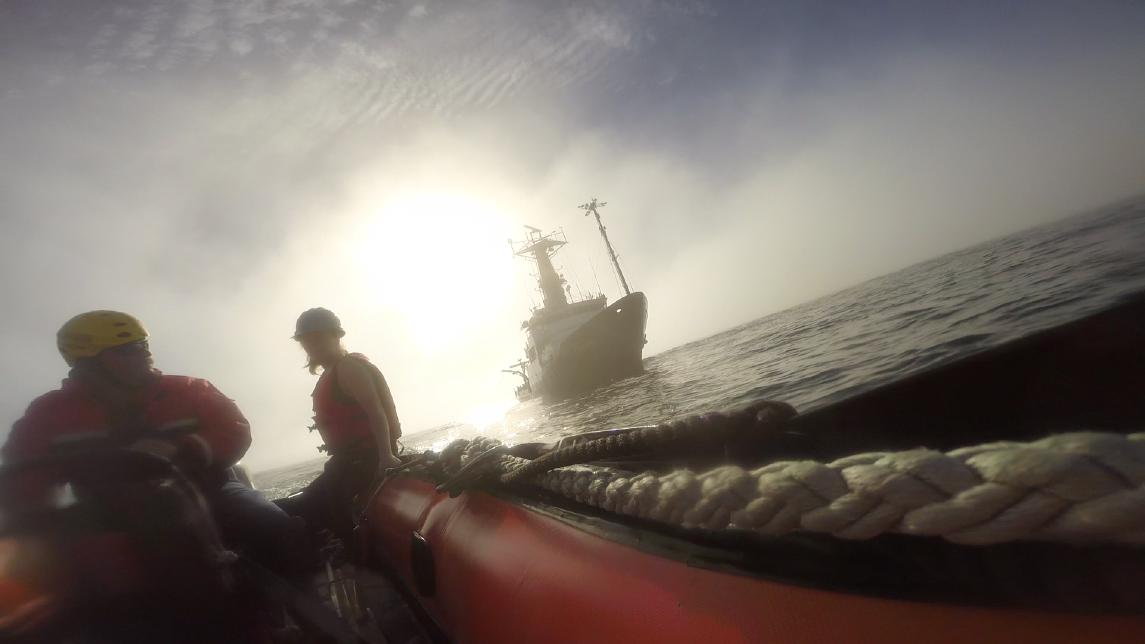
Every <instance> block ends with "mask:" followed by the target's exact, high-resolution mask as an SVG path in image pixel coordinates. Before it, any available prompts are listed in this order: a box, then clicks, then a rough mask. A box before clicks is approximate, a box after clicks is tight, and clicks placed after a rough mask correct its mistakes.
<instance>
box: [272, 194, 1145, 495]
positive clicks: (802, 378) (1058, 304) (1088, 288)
mask: <svg viewBox="0 0 1145 644" xmlns="http://www.w3.org/2000/svg"><path fill="white" fill-rule="evenodd" d="M1142 292H1145V196H1142V197H1140V198H1137V199H1132V200H1128V201H1125V202H1121V203H1120V204H1117V205H1115V206H1111V207H1107V208H1104V209H1101V210H1098V211H1094V212H1090V213H1086V214H1083V215H1079V216H1076V217H1072V218H1069V219H1065V220H1061V221H1058V222H1054V223H1052V224H1048V225H1043V226H1040V227H1038V228H1034V229H1031V230H1027V231H1024V232H1021V233H1017V234H1014V235H1010V236H1008V237H1003V238H1000V239H995V240H992V241H989V242H986V243H983V244H979V245H977V246H973V247H971V248H967V249H964V250H961V251H958V252H955V253H951V254H949V255H945V256H942V257H939V258H936V259H933V260H930V261H927V262H923V263H920V264H916V265H914V266H910V267H908V268H905V269H903V270H901V271H898V272H895V273H891V274H889V275H885V276H883V277H879V278H876V279H873V280H870V281H868V282H865V283H863V284H859V285H858V286H854V287H851V288H848V289H845V290H843V291H839V292H838V293H834V294H832V295H828V296H826V297H822V298H819V299H816V300H813V301H810V302H807V303H805V304H801V305H799V306H796V307H794V308H791V309H788V310H786V311H782V312H779V313H775V314H773V315H768V316H766V317H763V318H760V319H758V320H753V321H751V322H748V323H747V324H744V325H742V326H739V327H736V328H734V329H730V330H728V331H724V332H723V333H719V334H717V335H713V336H711V337H709V338H704V339H703V340H697V341H696V342H692V343H690V344H686V345H683V346H680V347H676V348H674V349H670V350H668V351H665V352H663V353H660V354H657V355H654V356H651V357H648V358H646V359H645V360H644V368H645V373H644V375H642V376H639V377H636V378H629V379H627V380H623V381H620V382H617V383H614V384H612V385H610V386H608V387H604V388H601V389H598V390H596V391H594V392H592V393H590V394H588V395H585V396H582V397H580V398H576V399H572V400H568V401H564V402H560V403H556V404H545V403H542V402H541V401H536V400H534V401H528V402H525V403H522V404H519V405H517V406H515V407H513V408H511V409H509V410H508V411H506V412H505V414H504V415H503V416H502V417H500V418H492V419H489V422H487V423H482V424H481V425H473V424H464V423H454V424H449V425H445V426H442V427H437V428H434V429H431V430H428V431H424V432H420V433H416V434H413V435H411V436H409V437H408V438H407V439H405V440H404V441H403V442H404V445H405V448H406V449H407V450H412V451H415V452H420V451H423V450H426V449H433V450H440V449H441V448H442V447H444V446H445V445H446V444H448V443H449V442H450V441H452V440H454V439H456V438H471V437H473V436H478V435H484V436H494V437H496V438H499V439H501V440H503V441H505V442H508V443H514V444H515V443H524V442H538V441H539V442H549V441H552V440H554V439H556V438H558V437H561V436H566V435H569V434H575V433H579V432H584V431H590V430H596V429H607V428H613V427H624V426H631V425H649V424H656V423H659V422H663V421H665V420H670V419H672V418H675V417H679V416H685V415H690V414H695V413H701V412H707V411H717V410H726V409H732V408H736V407H741V406H744V405H747V404H748V403H750V402H752V401H755V400H759V399H764V398H766V399H772V400H782V401H786V402H789V403H791V404H793V405H795V407H796V408H797V409H799V410H801V411H807V410H810V409H812V408H814V407H817V406H820V405H823V404H826V403H830V402H833V401H836V400H839V399H841V398H846V397H848V396H851V395H854V394H856V393H858V392H861V391H865V390H867V389H870V388H872V387H876V386H878V385H880V384H884V383H887V382H889V381H892V380H896V379H899V378H902V377H904V376H907V375H910V374H913V373H915V372H918V371H920V370H923V369H927V368H928V367H932V366H935V365H937V364H940V363H945V362H949V361H951V360H953V359H956V358H958V357H961V356H965V355H968V354H971V353H974V352H978V351H982V350H984V349H988V348H991V347H994V346H997V345H999V344H1003V343H1005V342H1009V341H1011V340H1014V339H1016V338H1019V337H1022V336H1025V335H1029V334H1030V333H1032V332H1034V331H1038V330H1041V329H1045V328H1048V327H1052V326H1056V325H1059V324H1062V323H1065V322H1068V321H1071V320H1074V319H1077V318H1079V317H1082V316H1085V315H1087V314H1089V313H1093V312H1096V311H1099V310H1102V309H1105V308H1108V307H1110V306H1111V305H1113V304H1115V303H1117V302H1119V301H1121V300H1123V299H1126V298H1127V297H1129V296H1132V295H1134V294H1137V293H1142ZM655 314H656V308H655V303H654V302H652V303H650V307H649V315H655ZM399 404H400V401H399ZM322 463H323V459H318V460H314V461H309V462H306V463H299V464H297V465H292V466H289V467H284V468H279V469H276V470H270V471H266V472H262V473H259V474H256V475H255V482H256V485H258V486H259V488H260V489H262V490H263V491H264V492H265V493H266V494H267V495H268V496H269V497H271V498H275V497H278V496H283V495H286V494H289V493H291V492H293V491H295V490H297V489H299V488H300V487H301V486H303V485H305V484H306V483H307V482H308V481H309V480H310V479H312V478H313V477H314V476H316V475H317V474H318V472H320V471H321V466H322Z"/></svg>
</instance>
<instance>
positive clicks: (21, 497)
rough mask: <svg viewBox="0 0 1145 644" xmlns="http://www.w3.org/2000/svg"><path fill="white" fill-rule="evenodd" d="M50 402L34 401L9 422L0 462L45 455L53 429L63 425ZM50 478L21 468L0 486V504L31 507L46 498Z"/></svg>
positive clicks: (42, 502)
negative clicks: (10, 429) (17, 474)
mask: <svg viewBox="0 0 1145 644" xmlns="http://www.w3.org/2000/svg"><path fill="white" fill-rule="evenodd" d="M63 424H64V423H63V422H62V419H61V418H60V417H59V416H57V415H55V414H53V413H52V410H51V405H50V404H47V403H44V402H43V401H41V400H37V401H36V402H33V403H32V404H31V405H30V406H29V407H28V411H27V412H26V413H25V414H24V416H23V417H22V418H20V420H17V421H16V422H15V423H14V424H13V425H12V431H11V432H10V433H9V434H8V440H7V441H6V442H5V443H4V447H3V448H0V462H2V463H14V462H18V461H22V460H25V459H33V458H38V457H41V456H44V455H46V454H47V453H48V451H49V450H50V449H51V441H52V430H53V429H55V428H56V427H59V426H62V425H63ZM51 487H52V479H51V477H50V476H47V475H46V473H45V472H24V473H23V474H21V475H20V476H18V477H14V478H13V480H10V481H7V482H6V483H5V485H4V486H2V487H0V505H3V506H4V507H7V508H33V507H40V506H43V505H44V504H45V503H47V502H48V496H49V495H48V492H49V491H50V490H51Z"/></svg>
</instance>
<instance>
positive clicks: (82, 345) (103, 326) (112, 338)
mask: <svg viewBox="0 0 1145 644" xmlns="http://www.w3.org/2000/svg"><path fill="white" fill-rule="evenodd" d="M146 337H147V329H144V328H143V324H141V323H140V322H139V320H136V319H135V318H133V317H131V316H130V315H128V314H126V313H120V312H119V311H89V312H87V313H80V314H79V315H77V316H75V317H74V318H72V319H70V320H68V321H67V322H66V323H65V324H64V325H63V326H62V327H60V330H59V332H58V333H56V346H58V347H59V349H60V355H62V356H63V357H64V360H65V361H66V362H67V363H68V366H71V367H74V366H75V364H76V360H77V359H79V358H94V357H95V356H96V355H98V354H99V352H100V351H103V350H104V349H110V348H111V347H118V346H120V345H123V344H127V343H129V342H135V341H137V340H143V339H145V338H146Z"/></svg>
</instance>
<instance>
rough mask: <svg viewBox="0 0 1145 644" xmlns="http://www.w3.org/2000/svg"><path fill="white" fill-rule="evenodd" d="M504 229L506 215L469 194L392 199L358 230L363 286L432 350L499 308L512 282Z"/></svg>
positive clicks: (473, 331)
mask: <svg viewBox="0 0 1145 644" xmlns="http://www.w3.org/2000/svg"><path fill="white" fill-rule="evenodd" d="M511 231H512V223H511V222H510V220H509V219H508V218H507V217H505V216H504V215H503V214H502V213H500V212H498V211H497V210H496V209H494V208H492V207H490V206H488V205H486V204H483V203H481V202H479V201H477V200H475V199H473V198H469V197H465V196H458V195H447V194H418V195H409V196H405V197H402V198H400V199H397V200H395V201H393V202H390V203H388V204H386V205H384V206H382V207H381V208H380V209H379V210H378V211H377V213H376V214H374V215H372V216H371V217H370V219H369V221H368V222H367V223H366V224H365V226H364V227H363V229H362V231H361V236H360V240H359V242H358V256H359V259H360V262H361V265H362V269H363V275H364V276H365V278H366V281H367V292H369V293H371V294H372V299H374V300H375V302H376V303H377V304H378V305H380V306H383V307H387V308H394V309H395V310H397V311H398V312H399V313H400V314H401V316H402V317H403V318H404V319H405V321H406V323H407V324H408V327H409V331H410V333H411V334H412V335H413V337H414V338H415V340H416V342H417V344H418V346H419V347H420V348H421V350H422V353H423V354H425V355H427V356H432V355H435V354H437V353H440V352H441V351H444V350H445V349H447V348H449V347H451V346H454V345H455V344H457V343H458V342H461V341H464V340H466V339H470V338H471V337H473V336H475V335H477V334H478V333H479V332H480V330H481V329H482V328H483V327H487V326H488V325H489V324H490V323H493V322H494V321H495V320H500V318H501V317H502V316H503V315H504V314H505V311H506V309H507V307H508V306H509V302H510V299H511V297H512V289H513V285H514V282H513V275H514V273H513V261H512V256H511V255H510V253H509V252H508V251H509V249H508V248H507V247H506V241H505V240H506V239H507V238H508V236H509V235H510V234H511Z"/></svg>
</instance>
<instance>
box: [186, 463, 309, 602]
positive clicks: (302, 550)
mask: <svg viewBox="0 0 1145 644" xmlns="http://www.w3.org/2000/svg"><path fill="white" fill-rule="evenodd" d="M200 489H201V490H202V492H203V496H204V497H205V498H206V500H207V504H208V505H209V506H210V507H211V512H212V514H214V517H215V522H216V523H217V524H218V526H219V531H220V532H221V533H222V536H223V542H224V543H225V544H226V545H227V547H228V548H233V549H235V550H238V551H241V552H242V553H243V554H245V555H246V556H248V557H250V558H251V560H253V561H254V562H255V563H258V564H261V565H262V566H264V567H266V568H268V569H269V570H270V571H271V572H273V573H275V574H277V575H278V576H280V577H282V578H283V579H286V580H287V581H290V582H292V583H296V584H298V583H305V581H306V580H307V579H308V577H309V576H310V575H311V574H312V573H313V572H314V571H315V570H317V568H318V564H319V561H318V555H317V550H316V548H315V547H314V546H313V544H312V543H311V541H310V538H309V536H308V534H307V530H306V524H305V522H304V521H303V520H301V519H299V518H298V517H292V516H290V515H289V514H287V513H286V512H284V511H283V510H282V508H280V507H278V506H277V505H275V504H274V503H271V502H270V501H268V500H267V498H266V497H265V496H263V495H262V493H261V492H258V491H256V490H252V489H251V488H249V487H247V486H245V485H243V484H242V483H239V482H238V481H225V482H217V481H216V482H212V483H208V484H204V485H202V486H200Z"/></svg>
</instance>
